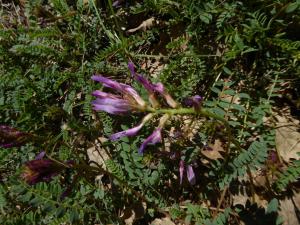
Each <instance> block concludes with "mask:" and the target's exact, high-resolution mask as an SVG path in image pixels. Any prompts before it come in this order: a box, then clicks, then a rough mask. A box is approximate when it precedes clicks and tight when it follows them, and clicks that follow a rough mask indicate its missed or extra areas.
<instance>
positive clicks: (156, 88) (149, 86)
mask: <svg viewBox="0 0 300 225" xmlns="http://www.w3.org/2000/svg"><path fill="white" fill-rule="evenodd" d="M128 69H129V71H130V73H131V75H132V76H133V77H134V78H135V79H136V80H137V81H138V82H140V83H141V84H142V85H143V86H144V88H145V89H146V90H147V91H148V93H149V96H150V97H152V101H153V100H154V97H153V95H154V93H156V92H157V93H159V94H160V95H162V96H163V97H164V99H165V100H166V102H167V103H168V105H169V106H171V107H173V108H176V107H177V105H178V104H177V102H175V101H174V99H173V98H172V97H171V95H170V94H169V93H168V92H167V90H166V89H165V88H164V86H163V84H162V83H156V84H153V83H151V82H150V81H149V80H147V79H146V78H145V77H143V76H142V75H140V74H137V73H136V72H135V69H134V64H133V63H132V62H129V63H128ZM150 100H151V99H150Z"/></svg>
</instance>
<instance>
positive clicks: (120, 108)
mask: <svg viewBox="0 0 300 225" xmlns="http://www.w3.org/2000/svg"><path fill="white" fill-rule="evenodd" d="M92 79H93V80H95V81H98V82H100V83H102V84H103V86H105V87H109V88H111V89H113V90H115V91H116V92H118V93H119V94H110V93H106V92H102V91H99V90H97V91H94V92H93V93H92V94H93V95H94V96H95V97H97V99H96V100H94V101H93V102H92V104H93V108H94V110H96V111H105V112H108V113H111V114H124V113H126V112H130V111H143V109H144V108H145V107H146V103H145V101H144V100H143V99H142V98H141V97H140V96H139V94H138V93H137V92H136V91H135V90H134V89H133V88H132V87H131V86H129V85H126V84H122V83H118V82H116V81H113V80H111V79H108V78H105V77H102V76H98V75H95V76H92Z"/></svg>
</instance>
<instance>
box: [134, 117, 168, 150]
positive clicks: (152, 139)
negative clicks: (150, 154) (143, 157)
mask: <svg viewBox="0 0 300 225" xmlns="http://www.w3.org/2000/svg"><path fill="white" fill-rule="evenodd" d="M169 118H170V115H169V114H165V115H163V116H162V117H161V118H160V121H159V125H158V127H157V128H156V129H155V130H154V132H153V133H152V134H151V135H150V136H149V137H147V138H146V139H145V140H144V142H143V143H142V145H141V147H140V148H139V153H140V154H143V153H144V150H145V148H146V146H147V145H149V144H152V145H154V144H157V143H159V142H161V140H162V136H161V131H162V128H163V127H164V125H165V123H166V122H167V120H168V119H169Z"/></svg>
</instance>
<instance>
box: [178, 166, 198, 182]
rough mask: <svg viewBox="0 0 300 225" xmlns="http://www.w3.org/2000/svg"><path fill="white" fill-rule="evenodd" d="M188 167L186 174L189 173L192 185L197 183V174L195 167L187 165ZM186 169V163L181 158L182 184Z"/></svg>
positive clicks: (188, 176) (180, 175)
mask: <svg viewBox="0 0 300 225" xmlns="http://www.w3.org/2000/svg"><path fill="white" fill-rule="evenodd" d="M186 169H187V170H186V175H187V178H188V181H189V182H190V184H191V185H194V184H196V176H195V173H194V169H193V167H192V166H191V165H187V168H186ZM184 170H185V163H184V161H183V160H180V162H179V177H180V184H182V180H183V173H184Z"/></svg>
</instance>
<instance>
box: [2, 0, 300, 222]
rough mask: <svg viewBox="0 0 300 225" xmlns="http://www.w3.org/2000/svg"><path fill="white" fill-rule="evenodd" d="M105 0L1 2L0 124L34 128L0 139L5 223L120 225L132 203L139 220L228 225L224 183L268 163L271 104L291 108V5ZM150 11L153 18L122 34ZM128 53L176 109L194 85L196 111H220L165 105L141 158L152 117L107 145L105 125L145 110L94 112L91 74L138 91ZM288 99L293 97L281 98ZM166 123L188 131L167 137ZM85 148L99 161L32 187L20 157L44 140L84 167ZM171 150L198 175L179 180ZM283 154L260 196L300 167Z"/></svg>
mask: <svg viewBox="0 0 300 225" xmlns="http://www.w3.org/2000/svg"><path fill="white" fill-rule="evenodd" d="M114 2H115V1H111V0H110V1H94V0H89V1H83V0H77V1H69V0H46V1H41V0H35V1H11V3H10V2H8V3H5V4H4V3H3V4H4V5H3V7H2V9H1V18H2V20H1V24H0V26H1V29H0V60H1V65H0V72H1V76H0V111H1V113H0V124H5V125H11V126H14V127H16V128H18V129H20V130H22V131H26V132H30V133H31V134H33V136H34V137H35V138H33V139H34V140H33V141H32V142H31V143H27V144H26V145H24V146H21V147H18V148H11V149H2V148H1V151H0V158H1V165H0V174H1V175H0V181H1V183H0V224H122V223H123V222H124V218H125V217H126V216H127V214H126V213H128V212H127V211H131V210H134V208H135V207H134V206H135V205H137V204H141V203H143V204H145V205H147V208H146V210H143V214H142V215H141V217H140V219H137V221H135V222H136V223H140V224H147V223H151V221H153V219H154V218H155V217H157V216H158V215H162V214H166V211H168V210H167V209H169V213H170V216H171V218H172V219H173V220H174V221H180V222H183V221H185V222H186V223H195V224H229V223H231V222H233V223H234V221H236V220H239V219H241V218H242V216H241V215H242V214H239V216H240V218H238V219H237V217H238V216H237V214H238V213H239V212H238V210H237V208H236V207H233V206H232V205H230V202H231V196H230V193H228V192H226V189H227V188H229V189H230V188H231V187H232V186H233V185H235V184H234V183H236V182H239V181H241V180H242V179H243V178H244V179H248V178H247V176H250V175H251V173H253V174H255V173H259V172H260V171H263V172H266V173H267V172H268V171H265V170H266V161H268V160H269V159H268V154H269V152H270V151H272V150H273V149H275V147H276V146H275V129H274V127H275V125H276V120H275V119H274V117H273V115H272V110H274V109H276V110H278V111H281V107H282V106H283V105H291V109H292V110H294V111H296V113H297V112H299V111H297V110H299V104H298V103H299V94H297V90H300V87H299V79H300V75H299V59H300V42H299V38H298V36H299V34H298V33H297V31H298V30H299V24H300V23H299V21H300V18H299V15H300V7H299V1H292V2H287V1H280V0H278V1H269V0H268V1H249V2H246V1H244V2H241V1H214V0H204V1H198V0H183V1H179V0H174V1H170V0H145V1H119V6H117V7H113V6H112V3H114ZM152 17H153V18H154V23H153V24H151V25H149V26H147V27H145V28H144V29H140V30H138V31H136V32H134V33H131V32H127V31H128V30H129V29H131V28H135V27H138V26H139V25H140V24H142V22H143V21H145V20H147V19H149V18H152ZM129 60H131V61H133V62H134V64H135V65H136V69H137V71H138V72H139V73H141V74H144V75H145V76H146V77H147V78H149V79H150V80H151V81H153V82H162V83H163V84H164V86H165V88H166V89H167V90H168V92H169V93H170V94H171V95H172V96H173V97H174V98H175V99H176V100H177V101H178V102H180V103H181V105H182V106H184V104H185V99H186V98H187V97H191V96H193V95H196V94H197V95H201V96H202V97H203V98H204V100H203V102H202V107H203V108H205V109H206V110H207V112H208V113H214V115H216V116H217V117H218V118H219V119H216V117H215V118H213V117H211V116H209V115H197V116H194V117H192V115H183V116H181V115H173V118H172V119H173V120H172V121H171V122H168V123H167V124H166V127H165V128H164V130H163V137H164V141H163V143H162V144H161V145H155V146H150V147H149V149H147V151H146V153H145V154H144V155H143V156H142V155H139V154H138V146H139V145H140V143H141V142H142V141H143V140H144V139H145V138H147V136H148V135H149V134H151V132H152V130H153V129H155V127H156V126H157V122H158V119H159V118H158V116H159V114H158V113H157V114H156V115H155V119H154V120H153V124H152V123H148V124H147V125H145V126H144V127H143V129H142V130H141V131H140V132H139V135H138V136H136V137H129V138H122V139H121V140H120V141H118V142H111V141H109V140H108V139H106V138H107V137H108V136H109V135H111V134H112V133H114V132H117V131H121V130H125V129H128V128H130V127H133V126H135V125H136V124H138V123H139V121H140V120H141V117H142V116H143V115H142V116H140V115H139V116H136V115H132V116H130V117H129V116H128V117H127V116H125V117H120V116H111V115H108V114H107V113H104V112H99V113H95V112H94V111H93V110H92V107H91V101H93V99H94V97H93V96H92V95H91V93H92V91H93V90H96V89H101V87H100V86H101V85H99V84H95V82H92V81H91V80H90V77H91V75H92V74H102V75H104V76H106V77H109V78H111V79H114V80H116V81H118V82H122V83H126V84H129V85H133V86H134V87H135V89H136V90H137V91H138V92H139V93H141V95H142V96H143V98H145V100H146V98H147V94H146V91H145V90H143V88H142V87H141V86H140V85H139V84H136V83H134V82H133V79H132V77H131V76H130V73H129V71H128V69H127V62H128V61H129ZM153 71H154V72H153ZM286 87H288V88H286ZM101 90H102V89H101ZM103 91H106V89H103ZM286 96H291V102H292V103H294V102H295V104H292V103H288V104H287V103H286V102H284V101H285V98H286ZM160 100H162V99H160ZM164 103H165V102H164ZM165 105H166V104H165ZM294 115H295V114H294ZM220 118H221V119H220ZM266 120H267V121H268V122H266ZM189 123H190V124H189ZM193 123H195V124H193ZM227 123H228V124H227ZM173 129H175V131H176V130H179V131H181V133H184V135H183V136H184V137H178V138H174V137H173V136H172V135H173ZM186 136H188V137H186ZM99 140H101V143H99V142H100V141H99ZM216 142H220V143H221V144H220V145H221V146H217V147H215V146H214V143H216ZM94 145H97V147H99V146H98V145H100V147H99V149H101V151H102V150H103V151H104V150H105V152H106V154H107V155H109V159H105V160H102V161H103V162H102V161H101V160H100V161H101V162H102V163H98V162H97V163H98V164H97V166H98V167H103V168H101V169H99V168H98V167H93V171H92V172H90V173H89V172H86V171H84V169H82V170H81V169H78V170H77V171H76V172H75V170H67V171H66V172H65V173H64V174H61V175H60V176H57V177H56V178H55V179H54V180H53V181H51V182H49V183H45V182H44V183H39V184H37V185H35V186H28V185H26V184H25V183H24V182H23V181H22V179H20V174H21V173H22V170H23V164H24V163H25V162H26V161H28V160H32V159H34V157H35V155H36V154H37V153H39V152H40V151H43V150H44V151H46V152H47V155H48V156H50V157H51V158H54V159H58V160H62V161H67V160H72V161H74V162H75V163H78V164H80V165H83V167H84V168H87V167H88V164H90V163H91V162H90V158H89V157H90V156H89V155H88V154H87V149H89V148H90V147H91V146H94ZM212 146H213V149H212V153H215V152H218V153H220V155H221V157H219V158H218V159H215V158H214V157H211V158H210V157H204V154H203V150H205V149H206V148H210V147H212ZM101 151H100V153H102V152H101ZM100 155H101V154H100ZM180 160H184V161H185V163H186V164H187V165H190V166H192V167H193V168H194V171H195V174H196V178H197V179H196V180H197V182H196V184H195V185H193V186H192V185H190V184H189V183H188V180H187V179H186V176H187V174H186V170H185V171H184V178H183V183H182V184H181V185H180V184H179V161H180ZM288 163H289V165H288V167H287V169H285V170H284V171H283V172H281V173H280V175H279V177H278V178H276V180H275V181H273V180H271V181H270V184H268V187H266V188H265V189H264V192H263V193H256V194H258V195H263V194H264V196H268V198H269V197H270V196H271V197H276V196H275V194H277V193H278V192H280V193H281V194H284V192H281V191H283V190H285V189H287V188H290V189H293V183H294V182H295V181H297V179H298V177H299V174H300V163H299V160H295V161H293V162H288ZM92 165H93V164H92ZM187 165H186V166H187ZM97 169H99V171H98V170H97ZM103 170H106V172H105V173H103V174H102V173H101V172H100V171H102V172H103ZM95 171H97V172H95ZM258 171H259V172H258ZM276 171H277V172H278V171H280V169H278V170H276ZM96 175H97V176H98V175H101V176H100V177H101V178H99V179H98V177H97V179H95V177H96ZM272 182H273V183H272ZM250 183H251V182H250ZM239 185H242V184H241V182H240V183H239ZM251 185H252V184H251ZM68 187H72V188H71V191H70V192H69V193H68V194H67V196H66V197H65V198H64V199H62V198H61V195H62V194H63V192H64V191H65V190H67V189H68ZM252 188H253V189H255V187H252ZM271 188H273V189H272V190H270V189H271ZM222 191H225V192H224V193H225V196H223V197H222V193H223V192H222ZM274 193H275V194H274ZM222 198H223V200H221V199H222ZM219 204H220V205H219ZM279 205H280V202H279V200H277V199H273V200H272V201H271V202H270V203H269V205H268V207H267V210H266V211H265V212H266V213H265V214H266V215H267V214H268V215H273V214H274V215H275V214H276V213H277V211H278V206H279ZM204 206H205V207H204ZM216 209H217V210H216ZM243 210H244V211H247V212H250V211H251V210H250V208H247V207H245V208H243ZM272 213H273V214H272ZM125 214H126V215H125ZM166 215H167V214H166ZM276 216H277V215H276ZM239 222H240V221H239Z"/></svg>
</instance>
